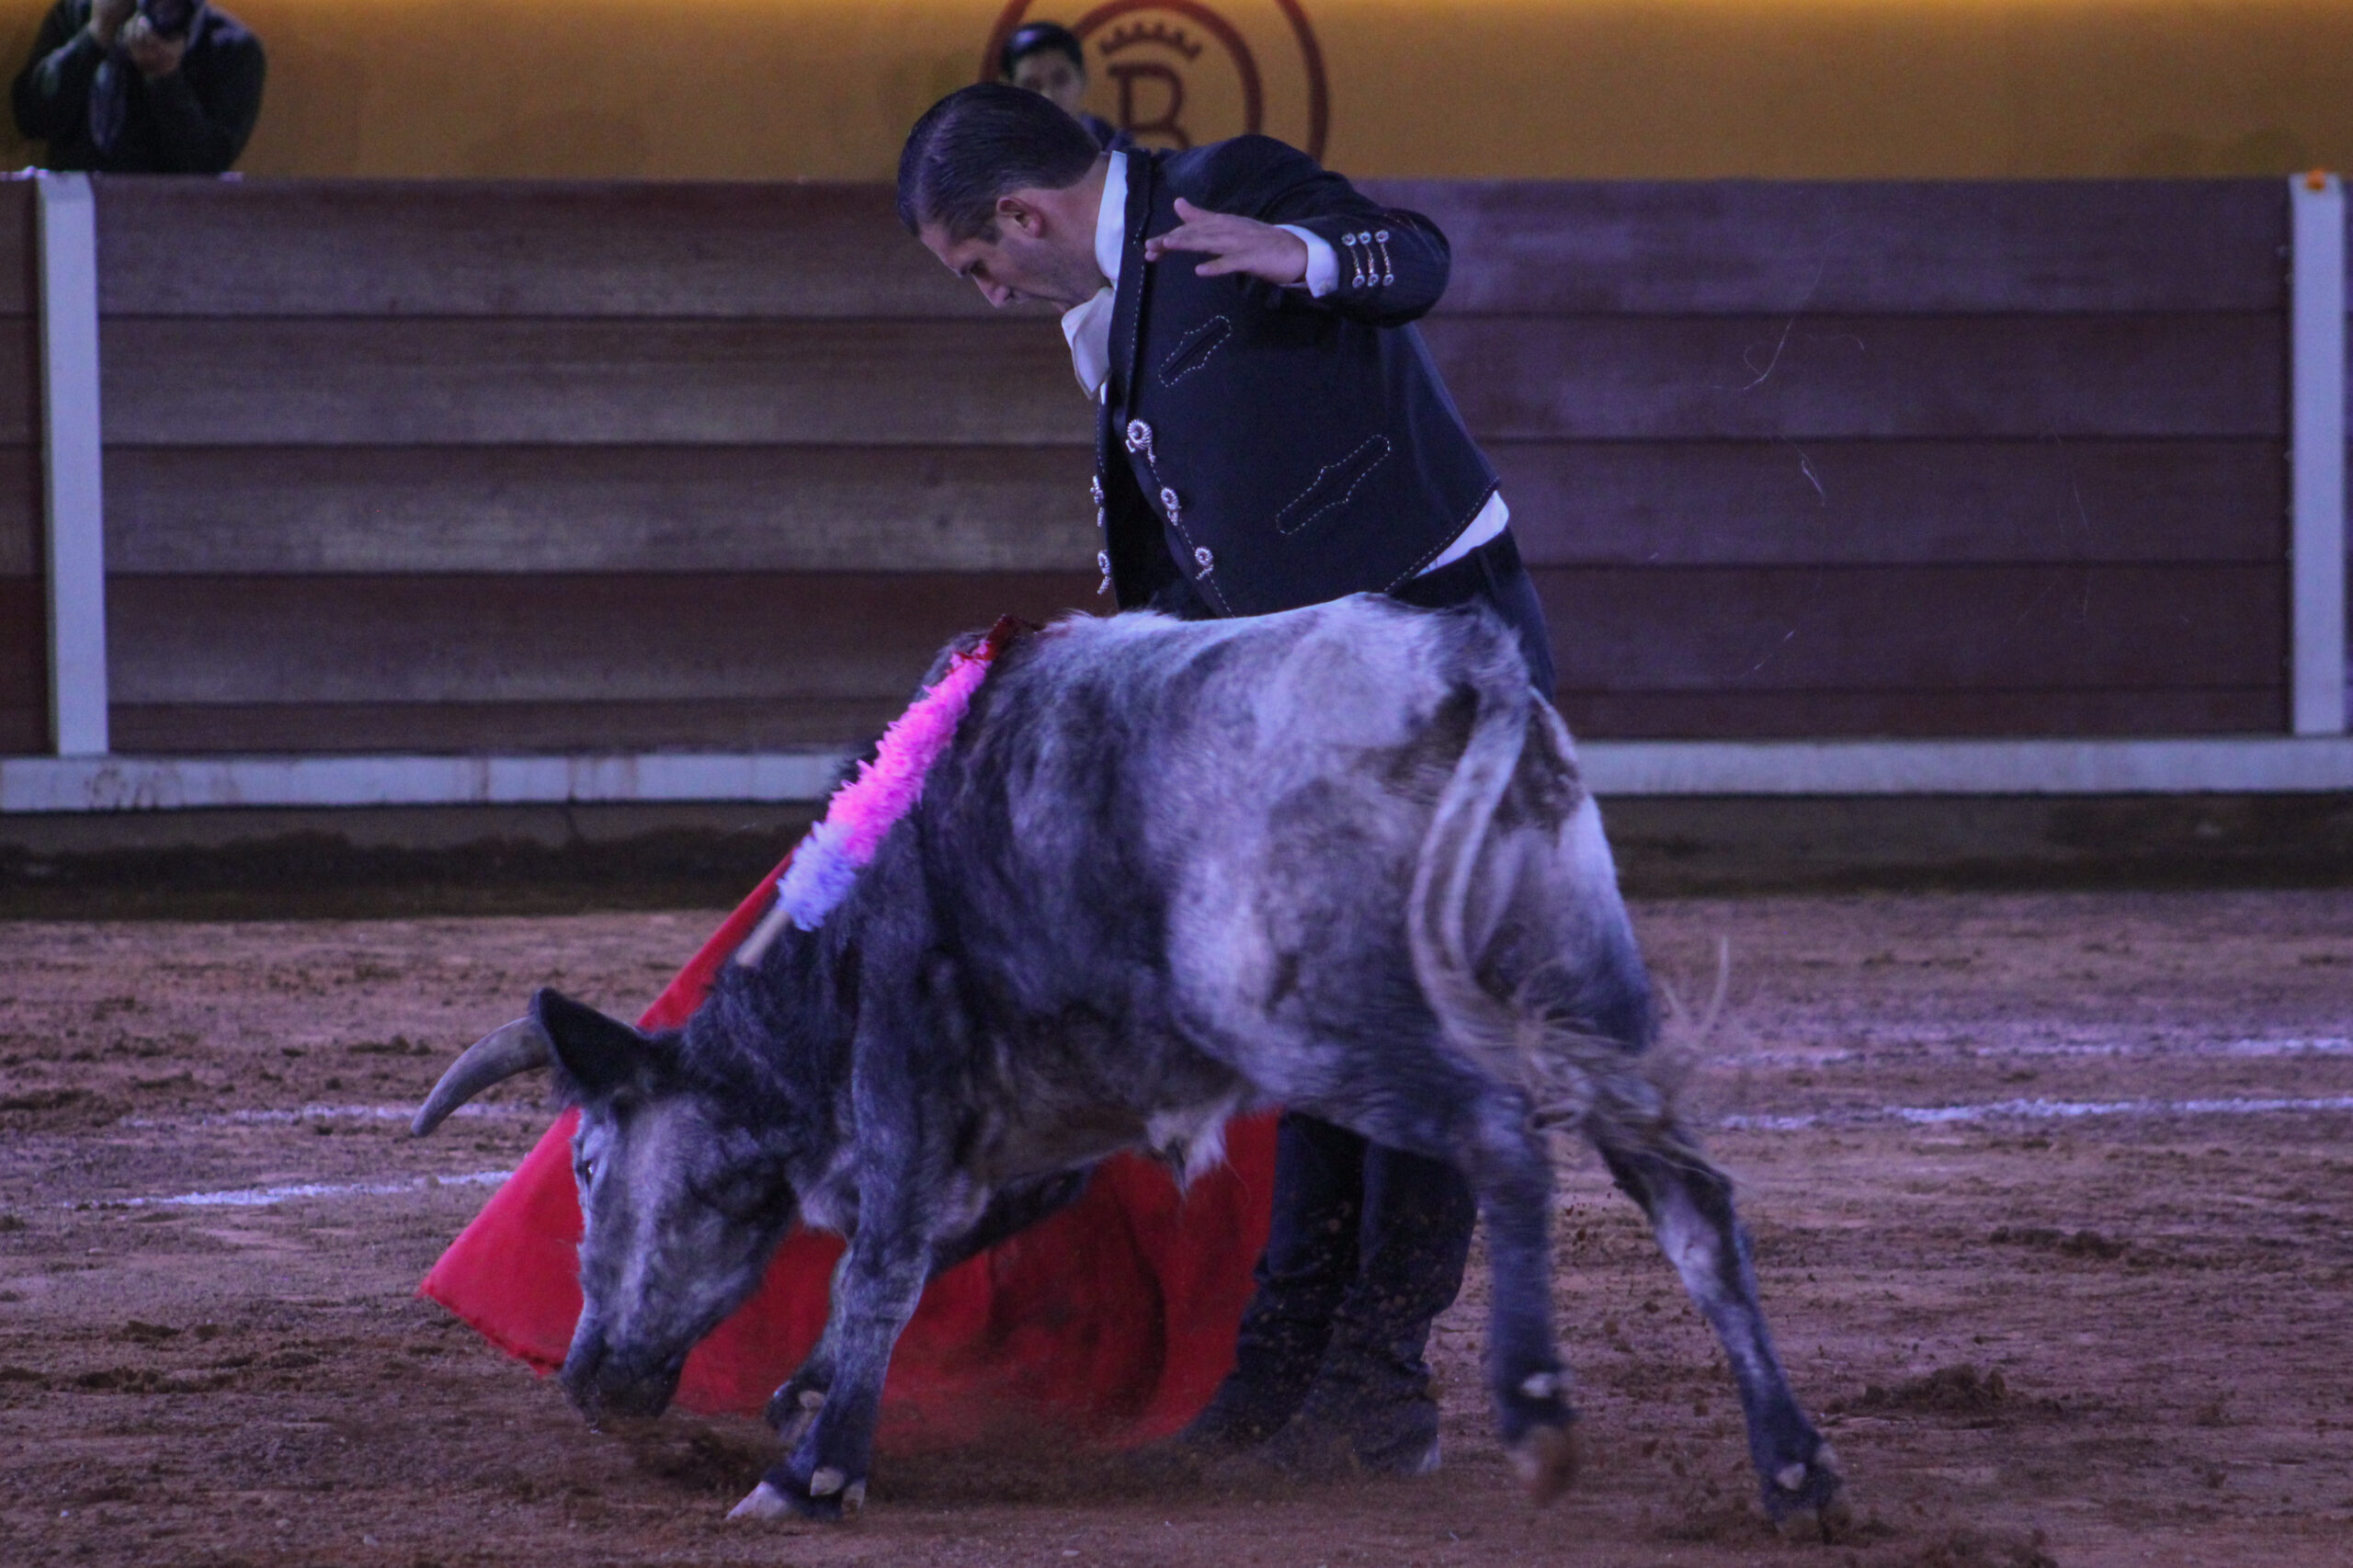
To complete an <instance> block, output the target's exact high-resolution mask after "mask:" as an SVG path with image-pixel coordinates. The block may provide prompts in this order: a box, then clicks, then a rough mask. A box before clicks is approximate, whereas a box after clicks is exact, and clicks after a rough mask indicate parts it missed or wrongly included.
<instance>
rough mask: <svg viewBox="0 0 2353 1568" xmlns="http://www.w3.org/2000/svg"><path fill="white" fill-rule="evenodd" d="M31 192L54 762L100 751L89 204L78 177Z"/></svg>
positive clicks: (102, 673) (100, 587)
mask: <svg viewBox="0 0 2353 1568" xmlns="http://www.w3.org/2000/svg"><path fill="white" fill-rule="evenodd" d="M33 190H34V197H33V201H34V208H35V211H36V215H37V216H36V228H37V231H38V233H39V235H40V390H41V437H42V440H43V442H44V444H45V446H46V450H45V451H44V452H43V454H42V456H43V458H44V460H45V461H44V463H43V465H42V467H43V478H44V483H43V487H42V488H43V496H42V499H43V503H44V505H43V507H42V512H43V520H44V522H45V524H46V527H47V539H46V544H47V548H48V555H49V715H50V726H51V734H52V735H53V736H55V738H56V744H57V754H58V755H59V756H97V755H103V754H104V753H105V752H106V751H107V749H108V745H107V544H106V506H105V502H104V497H103V495H102V493H101V489H100V480H101V477H102V471H101V463H102V452H101V448H100V444H99V436H98V233H97V204H96V202H95V201H94V199H92V196H91V192H90V176H87V175H44V176H40V179H39V180H38V181H37V182H36V183H35V185H34V187H33Z"/></svg>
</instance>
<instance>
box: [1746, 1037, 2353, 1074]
mask: <svg viewBox="0 0 2353 1568" xmlns="http://www.w3.org/2000/svg"><path fill="white" fill-rule="evenodd" d="M1907 1051H1927V1052H1928V1053H1930V1054H1934V1055H1941V1056H1953V1057H1963V1058H1967V1059H1969V1060H1972V1061H1980V1062H1999V1061H2002V1060H2004V1059H2005V1058H2007V1057H2013V1056H2031V1057H2089V1058H2115V1057H2165V1056H2187V1057H2203V1058H2214V1057H2231V1058H2240V1059H2245V1058H2251V1057H2279V1056H2353V1040H2347V1039H2344V1038H2342V1037H2337V1036H2323V1037H2319V1038H2315V1039H2287V1040H2254V1039H2249V1040H2087V1041H2082V1042H2068V1043H2064V1044H2059V1043H2053V1044H2048V1045H2031V1044H2014V1045H1972V1044H1969V1043H1968V1042H1966V1041H1964V1040H1937V1039H1932V1040H1917V1039H1915V1040H1889V1041H1887V1042H1886V1043H1884V1044H1875V1045H1872V1046H1869V1047H1865V1048H1863V1049H1860V1050H1847V1049H1833V1050H1829V1051H1742V1052H1740V1053H1738V1054H1736V1055H1731V1056H1722V1057H1718V1058H1716V1059H1715V1060H1714V1061H1713V1062H1706V1063H1704V1064H1705V1065H1708V1066H1716V1067H1820V1066H1825V1065H1827V1064H1829V1063H1832V1062H1890V1061H1893V1060H1894V1059H1896V1058H1897V1057H1899V1056H1901V1055H1902V1054H1904V1052H1907Z"/></svg>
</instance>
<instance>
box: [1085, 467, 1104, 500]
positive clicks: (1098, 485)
mask: <svg viewBox="0 0 2353 1568" xmlns="http://www.w3.org/2000/svg"><path fill="white" fill-rule="evenodd" d="M1086 493H1087V494H1089V495H1092V496H1094V497H1095V504H1096V506H1102V505H1103V476H1102V475H1101V474H1099V473H1098V474H1096V475H1094V476H1093V477H1091V478H1090V479H1088V480H1087V482H1086Z"/></svg>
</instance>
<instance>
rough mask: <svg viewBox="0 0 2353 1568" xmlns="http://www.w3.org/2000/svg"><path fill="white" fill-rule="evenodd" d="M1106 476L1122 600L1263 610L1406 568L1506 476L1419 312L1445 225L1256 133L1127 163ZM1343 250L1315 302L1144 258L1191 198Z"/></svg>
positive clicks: (1182, 257) (1363, 587)
mask: <svg viewBox="0 0 2353 1568" xmlns="http://www.w3.org/2000/svg"><path fill="white" fill-rule="evenodd" d="M1127 166H1128V203H1127V213H1126V219H1125V226H1124V230H1123V233H1122V250H1121V254H1120V281H1119V287H1118V289H1117V290H1116V291H1115V293H1114V296H1113V307H1112V318H1111V340H1110V380H1109V382H1108V387H1107V389H1106V392H1105V396H1104V400H1103V406H1102V408H1101V411H1100V413H1099V415H1098V423H1097V437H1096V475H1097V486H1098V488H1099V490H1100V494H1099V496H1098V498H1097V505H1098V506H1099V508H1100V512H1099V519H1100V521H1101V524H1102V528H1103V533H1104V551H1105V553H1106V556H1107V557H1108V561H1107V570H1108V575H1109V576H1110V578H1111V582H1112V587H1113V591H1114V592H1115V594H1116V595H1117V597H1118V600H1119V603H1120V605H1121V606H1122V607H1131V606H1135V605H1141V604H1146V603H1151V604H1155V605H1157V606H1159V607H1160V608H1165V609H1168V610H1171V611H1173V612H1175V613H1178V614H1184V615H1189V616H1199V615H1201V614H1202V613H1204V612H1206V613H1208V614H1211V615H1257V614H1265V613H1267V612H1269V611H1273V610H1279V609H1288V608H1295V607H1297V606H1300V605H1307V604H1316V603H1321V602H1322V601H1324V600H1326V599H1331V598H1336V597H1339V596H1341V595H1343V594H1349V593H1358V592H1364V591H1373V590H1387V589H1391V588H1394V587H1397V586H1399V585H1402V584H1404V583H1405V582H1406V581H1408V580H1409V579H1411V578H1412V577H1414V576H1415V574H1417V573H1419V572H1420V571H1421V570H1422V569H1423V568H1424V567H1425V566H1427V565H1428V564H1429V562H1431V561H1433V560H1434V559H1436V558H1437V557H1438V555H1439V554H1440V553H1442V552H1443V551H1445V549H1446V547H1447V546H1448V545H1449V544H1450V543H1451V542H1452V541H1453V540H1454V538H1455V536H1456V535H1457V534H1459V533H1461V531H1462V529H1463V528H1465V527H1466V526H1467V525H1469V524H1470V522H1471V521H1472V518H1474V517H1476V516H1477V515H1478V513H1479V510H1480V508H1481V507H1482V506H1484V505H1485V504H1486V501H1487V498H1488V497H1489V496H1490V495H1491V494H1494V493H1495V470H1494V469H1493V468H1492V467H1491V466H1490V465H1489V464H1488V462H1487V460H1486V458H1485V456H1484V455H1483V453H1482V452H1481V451H1480V450H1479V449H1478V447H1477V446H1476V445H1475V444H1474V443H1473V442H1472V439H1471V437H1470V434H1469V432H1468V431H1466V430H1465V429H1464V428H1463V426H1462V419H1461V415H1459V414H1458V413H1457V412H1456V410H1455V406H1454V400H1453V399H1452V398H1451V397H1450V396H1449V394H1448V392H1447V390H1446V387H1445V384H1444V382H1442V381H1440V380H1439V378H1438V370H1437V368H1436V367H1435V366H1434V365H1432V363H1431V362H1430V358H1429V352H1428V350H1427V348H1426V347H1424V345H1423V342H1422V337H1421V334H1420V333H1419V332H1418V331H1417V330H1416V329H1415V327H1414V325H1413V323H1414V321H1415V319H1416V318H1417V317H1419V316H1421V315H1422V314H1424V313H1425V312H1427V311H1428V310H1429V308H1430V307H1431V306H1432V305H1434V304H1436V303H1437V302H1438V296H1439V295H1441V294H1442V293H1444V292H1445V290H1446V282H1447V274H1448V269H1449V263H1450V257H1449V251H1448V248H1447V243H1446V236H1445V235H1444V234H1442V233H1439V232H1438V228H1437V226H1436V225H1434V224H1432V223H1431V222H1429V221H1428V220H1427V219H1426V218H1422V217H1420V216H1418V215H1416V214H1415V213H1412V212H1406V211H1402V210H1395V209H1391V208H1384V207H1381V205H1379V204H1378V203H1376V202H1374V201H1372V200H1370V199H1368V198H1366V197H1365V196H1363V195H1362V194H1360V193H1359V192H1358V191H1357V190H1356V188H1355V187H1352V186H1350V185H1349V184H1348V182H1347V180H1345V179H1343V178H1342V177H1341V176H1338V175H1336V174H1332V173H1330V172H1329V171H1327V170H1325V169H1324V168H1323V167H1321V166H1320V165H1317V164H1316V163H1315V162H1314V160H1313V159H1311V158H1309V157H1308V156H1307V155H1306V154H1305V153H1301V152H1298V151H1297V150H1295V149H1293V148H1290V147H1288V146H1285V145H1284V144H1283V143H1281V142H1276V141H1273V140H1271V139H1269V138H1267V137H1263V136H1244V137H1238V138H1236V139H1234V140H1233V141H1230V142H1217V143H1214V144H1212V145H1210V146H1205V147H1199V148H1195V149H1192V150H1189V151H1187V152H1182V153H1147V152H1141V151H1140V152H1136V153H1131V154H1130V155H1129V158H1128V165H1127ZM1179 196H1182V197H1184V198H1185V199H1187V200H1188V201H1190V202H1192V203H1193V204H1194V205H1195V206H1197V207H1199V208H1202V209H1203V210H1208V211H1211V212H1222V213H1230V214H1234V215H1238V216H1241V217H1245V218H1255V219H1257V220H1259V221H1260V222H1268V223H1282V224H1292V225H1296V226H1298V227H1300V228H1302V229H1305V230H1307V231H1308V232H1309V233H1313V234H1315V235H1316V236H1317V237H1319V238H1320V239H1322V240H1324V243H1326V244H1329V245H1331V247H1332V250H1333V255H1334V258H1335V259H1336V261H1337V262H1338V264H1339V278H1338V287H1337V288H1336V289H1335V290H1333V291H1332V292H1331V293H1329V294H1327V295H1325V296H1324V298H1322V299H1320V300H1319V299H1314V298H1312V297H1311V296H1310V295H1309V293H1308V291H1307V290H1305V289H1303V288H1292V289H1282V288H1277V287H1275V286H1273V285H1270V284H1267V283H1265V282H1262V281H1260V280H1258V279H1256V278H1233V277H1223V278H1200V277H1197V276H1196V275H1195V273H1194V268H1195V267H1197V266H1198V265H1199V264H1200V263H1201V262H1202V261H1203V260H1205V259H1206V258H1205V257H1203V256H1197V255H1191V254H1186V253H1176V252H1172V253H1170V254H1169V255H1168V256H1166V257H1165V259H1163V260H1161V261H1159V262H1156V263H1152V264H1149V265H1147V264H1146V262H1145V261H1144V257H1143V242H1144V239H1145V236H1146V235H1148V234H1160V233H1166V232H1167V231H1168V230H1169V229H1172V228H1174V227H1176V222H1177V218H1176V198H1177V197H1179Z"/></svg>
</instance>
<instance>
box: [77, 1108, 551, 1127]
mask: <svg viewBox="0 0 2353 1568" xmlns="http://www.w3.org/2000/svg"><path fill="white" fill-rule="evenodd" d="M449 1114H450V1115H451V1116H469V1117H492V1118H518V1117H537V1118H539V1119H541V1120H547V1119H551V1118H552V1117H553V1116H554V1115H555V1112H553V1111H552V1110H551V1109H549V1108H547V1107H545V1106H532V1105H461V1106H460V1107H459V1108H457V1109H455V1110H453V1111H451V1112H450V1113H449ZM415 1116H416V1108H415V1106H413V1105H306V1106H302V1107H300V1108H296V1109H293V1110H216V1111H207V1112H205V1113H203V1114H201V1115H199V1116H126V1117H124V1118H123V1119H121V1120H120V1121H119V1122H117V1123H116V1125H117V1126H119V1127H251V1126H268V1125H272V1124H276V1123H282V1122H290V1121H335V1120H344V1121H409V1120H413V1119H415Z"/></svg>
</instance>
